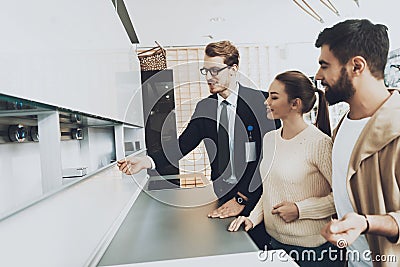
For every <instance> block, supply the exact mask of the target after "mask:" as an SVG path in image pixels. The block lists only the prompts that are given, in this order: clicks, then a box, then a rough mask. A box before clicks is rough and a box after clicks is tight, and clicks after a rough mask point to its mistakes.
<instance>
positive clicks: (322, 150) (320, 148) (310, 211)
mask: <svg viewBox="0 0 400 267" xmlns="http://www.w3.org/2000/svg"><path fill="white" fill-rule="evenodd" d="M311 157H312V159H313V160H312V162H313V164H315V166H317V168H318V170H319V172H320V173H321V174H322V176H323V177H324V178H325V179H326V180H327V182H328V183H329V185H330V186H332V141H331V140H330V139H329V138H328V137H327V138H323V139H321V140H320V141H319V142H318V143H317V146H315V148H314V149H313V150H312V151H311ZM295 204H296V206H297V208H298V209H299V219H300V220H301V219H322V218H326V217H329V216H331V215H332V214H335V213H336V210H335V205H334V200H333V194H332V192H331V193H330V194H328V195H327V196H323V197H311V198H307V199H304V200H302V201H298V202H295Z"/></svg>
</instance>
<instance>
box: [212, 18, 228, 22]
mask: <svg viewBox="0 0 400 267" xmlns="http://www.w3.org/2000/svg"><path fill="white" fill-rule="evenodd" d="M224 21H225V18H223V17H213V18H211V19H210V22H224Z"/></svg>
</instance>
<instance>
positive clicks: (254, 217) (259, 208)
mask: <svg viewBox="0 0 400 267" xmlns="http://www.w3.org/2000/svg"><path fill="white" fill-rule="evenodd" d="M263 197H264V194H262V195H261V197H260V199H259V200H258V202H257V204H256V206H255V207H254V209H253V210H252V211H251V212H250V215H249V217H248V218H249V219H250V221H251V222H252V223H253V228H254V227H256V225H258V224H259V223H261V222H262V221H263V219H264V211H263V204H262V202H263Z"/></svg>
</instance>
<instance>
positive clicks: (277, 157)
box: [249, 125, 335, 247]
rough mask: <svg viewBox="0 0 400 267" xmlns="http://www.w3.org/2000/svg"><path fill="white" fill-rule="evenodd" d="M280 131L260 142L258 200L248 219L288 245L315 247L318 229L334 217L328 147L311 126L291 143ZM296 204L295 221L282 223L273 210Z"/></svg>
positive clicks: (318, 241) (326, 139)
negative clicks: (259, 189)
mask: <svg viewBox="0 0 400 267" xmlns="http://www.w3.org/2000/svg"><path fill="white" fill-rule="evenodd" d="M281 131H282V128H280V129H278V130H275V131H271V132H269V133H267V134H266V135H265V136H264V141H263V159H262V162H261V167H260V173H261V177H262V178H263V194H262V196H261V198H260V200H259V202H258V203H257V205H256V206H255V207H254V210H253V211H252V212H251V214H250V216H249V218H250V220H251V221H252V222H253V225H254V226H256V225H257V224H259V223H260V222H261V221H262V220H263V219H264V224H265V228H266V230H267V232H268V233H269V234H270V235H271V236H272V237H273V238H275V239H276V240H278V241H279V242H281V243H284V244H288V245H296V246H302V247H317V246H320V245H321V244H323V243H325V242H326V240H325V239H324V238H323V237H322V236H321V235H320V231H321V228H322V227H323V226H324V225H325V224H326V223H327V222H328V221H329V220H330V216H331V215H332V214H334V213H335V207H334V203H333V196H332V193H331V174H332V165H331V161H332V141H331V139H330V138H329V137H328V136H327V135H325V134H323V133H322V132H321V131H320V130H319V129H317V128H316V127H315V126H313V125H309V126H308V127H307V128H305V129H304V130H303V131H301V132H300V133H299V134H298V135H296V136H295V137H293V138H292V139H290V140H285V139H283V138H282V137H281ZM283 201H289V202H295V203H296V205H297V207H298V209H299V219H297V220H295V221H293V222H290V223H286V222H285V221H284V220H283V219H281V218H280V217H279V215H272V213H271V211H272V207H273V206H275V205H276V204H278V203H281V202H283Z"/></svg>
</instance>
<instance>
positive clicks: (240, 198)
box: [235, 194, 247, 205]
mask: <svg viewBox="0 0 400 267" xmlns="http://www.w3.org/2000/svg"><path fill="white" fill-rule="evenodd" d="M235 200H236V202H237V203H239V204H240V205H247V200H245V199H244V198H243V197H241V196H239V195H238V194H236V195H235Z"/></svg>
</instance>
